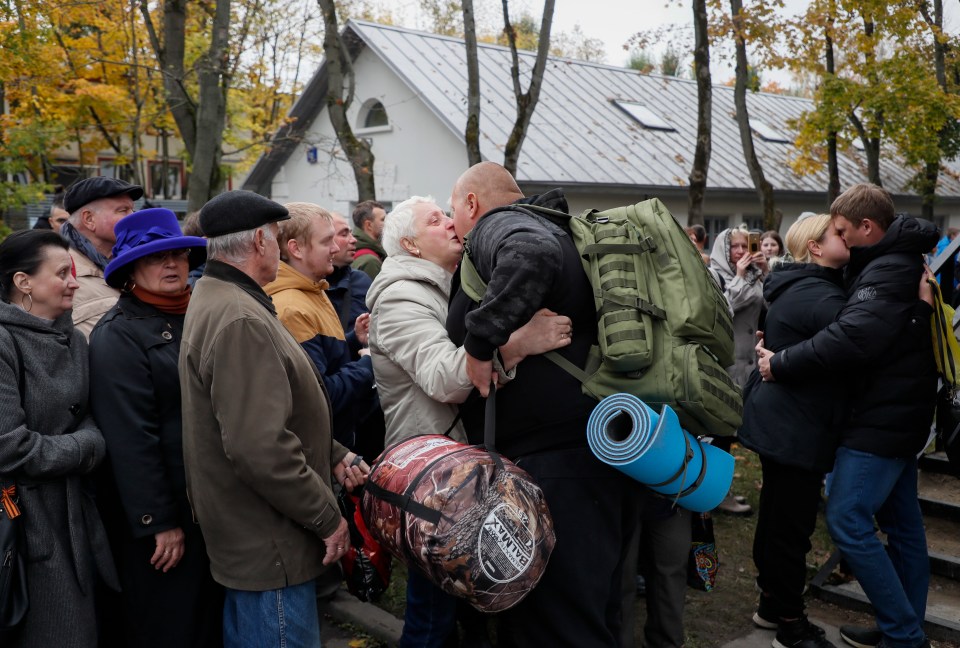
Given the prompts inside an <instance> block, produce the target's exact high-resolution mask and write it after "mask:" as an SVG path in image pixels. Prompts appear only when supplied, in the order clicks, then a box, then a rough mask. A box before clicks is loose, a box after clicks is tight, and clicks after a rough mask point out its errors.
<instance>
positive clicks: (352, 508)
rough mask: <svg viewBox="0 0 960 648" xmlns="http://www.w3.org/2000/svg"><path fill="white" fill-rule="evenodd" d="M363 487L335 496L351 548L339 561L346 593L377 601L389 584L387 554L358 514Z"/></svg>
mask: <svg viewBox="0 0 960 648" xmlns="http://www.w3.org/2000/svg"><path fill="white" fill-rule="evenodd" d="M362 490H363V489H362V488H360V489H356V490H354V492H353V493H348V492H347V490H346V489H345V488H344V489H341V490H340V492H339V493H338V494H337V503H338V504H339V505H340V513H341V514H342V515H343V517H344V519H345V520H346V521H347V526H348V527H349V529H350V546H349V547H348V548H347V553H345V554H344V555H343V557H342V558H340V566H341V567H342V568H343V576H344V579H345V580H346V582H347V590H348V591H349V592H350V593H351V594H353V595H354V596H356V597H357V598H358V599H360V600H361V601H378V600H379V599H380V596H381V595H382V594H383V593H384V592H385V591H386V590H387V586H388V585H390V554H389V553H387V551H386V550H385V549H384V548H383V547H382V546H380V543H379V542H377V541H376V540H375V539H374V537H373V536H372V535H371V534H370V531H369V529H367V524H366V522H364V521H363V515H362V514H361V512H360V495H358V493H360V494H362Z"/></svg>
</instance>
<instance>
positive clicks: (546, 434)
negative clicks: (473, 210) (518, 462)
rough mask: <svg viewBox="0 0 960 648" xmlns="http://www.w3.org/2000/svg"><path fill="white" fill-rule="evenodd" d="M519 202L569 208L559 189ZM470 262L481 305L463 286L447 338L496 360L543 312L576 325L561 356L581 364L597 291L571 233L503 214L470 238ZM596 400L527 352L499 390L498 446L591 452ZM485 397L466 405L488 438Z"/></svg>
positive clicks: (469, 425)
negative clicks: (589, 431)
mask: <svg viewBox="0 0 960 648" xmlns="http://www.w3.org/2000/svg"><path fill="white" fill-rule="evenodd" d="M517 202H518V203H525V204H536V205H541V206H543V207H548V208H550V209H554V210H558V211H563V212H566V211H567V201H566V199H565V198H564V197H563V193H562V192H561V191H560V190H559V189H554V190H552V191H549V192H547V193H544V194H541V195H539V196H531V197H528V198H524V199H522V200H520V201H517ZM467 246H468V247H469V250H470V258H471V260H472V261H473V263H474V265H475V266H476V268H477V272H478V273H479V274H480V277H481V278H482V279H483V280H484V281H485V282H486V283H487V291H486V294H485V295H484V298H483V302H482V303H481V304H477V303H476V302H474V301H472V300H471V299H470V298H469V297H468V296H467V295H466V293H464V292H463V290H462V289H459V272H458V273H457V275H455V278H454V282H455V283H454V286H453V291H452V292H451V295H452V297H451V301H450V311H449V313H448V315H447V332H448V333H449V334H450V339H451V340H452V341H453V342H454V344H456V345H458V346H459V345H464V346H466V348H467V351H468V352H469V353H470V355H472V356H473V357H475V358H478V359H487V358H490V357H491V356H492V354H493V352H494V351H495V350H496V348H497V347H498V346H500V345H502V344H504V343H505V342H506V341H507V339H508V338H509V337H510V334H511V333H513V331H515V330H517V329H518V328H520V327H521V326H523V325H524V324H526V323H527V322H528V321H529V320H530V318H531V317H532V316H533V314H534V313H536V312H537V311H538V310H539V309H541V308H549V309H551V310H552V311H554V312H555V313H559V314H561V315H567V316H568V317H570V319H571V320H573V338H572V342H571V344H570V345H569V346H567V347H564V348H562V349H560V350H559V351H558V353H560V354H561V355H563V356H564V357H566V358H567V359H568V360H570V361H571V362H572V363H573V364H575V365H577V366H579V367H583V366H585V364H586V359H587V354H588V353H589V351H590V347H591V345H593V344H595V343H596V340H597V324H596V308H595V307H594V303H593V289H592V288H591V287H590V283H589V281H588V280H587V275H586V273H585V272H584V270H583V262H582V261H581V259H580V254H579V252H577V248H576V246H575V245H574V243H573V240H572V238H571V237H570V234H569V232H568V231H566V230H565V229H563V228H562V227H560V226H558V225H556V224H555V223H553V222H551V221H549V220H547V219H546V218H544V217H541V216H540V215H539V214H531V213H530V212H528V211H515V210H511V209H507V210H502V211H496V212H493V213H489V214H486V215H484V216H482V217H481V218H480V220H479V221H478V222H477V225H476V227H475V228H474V229H473V231H472V232H471V233H470V235H469V236H468V237H467ZM596 405H597V401H596V400H594V399H592V398H589V397H588V396H584V395H583V392H582V390H581V386H580V382H579V381H578V380H576V379H575V378H573V377H572V376H570V374H568V373H567V372H565V371H564V370H562V369H560V368H559V367H557V366H556V365H555V364H554V363H552V362H551V361H550V360H548V359H546V358H545V357H543V356H530V357H527V358H526V359H524V361H523V362H522V363H521V365H520V366H519V367H518V368H517V376H516V378H514V380H513V381H511V382H510V383H509V384H507V385H505V386H504V387H503V388H502V389H499V390H498V391H497V449H498V450H500V451H501V452H502V453H503V454H505V455H506V456H507V457H509V458H511V459H516V458H517V457H519V456H522V455H525V454H529V453H534V452H541V451H544V450H557V449H563V448H572V447H586V445H587V437H586V427H587V419H588V418H589V417H590V413H591V412H592V411H593V408H594V407H596ZM483 407H484V401H483V400H482V399H476V398H473V399H470V400H468V401H467V403H465V404H464V405H462V406H461V413H462V414H463V423H464V427H465V429H466V432H467V437H468V438H469V440H470V441H471V442H472V443H478V442H480V441H481V440H482V438H483V414H484V411H483Z"/></svg>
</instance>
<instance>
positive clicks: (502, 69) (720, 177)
mask: <svg viewBox="0 0 960 648" xmlns="http://www.w3.org/2000/svg"><path fill="white" fill-rule="evenodd" d="M344 31H345V34H346V35H348V36H349V37H350V40H351V41H353V37H354V35H355V36H357V37H359V40H360V41H361V42H362V43H363V44H365V45H366V46H367V47H369V48H370V49H371V50H372V51H374V52H375V53H376V54H377V55H378V56H379V58H380V59H381V60H382V61H383V62H384V63H385V64H386V65H387V66H388V67H389V68H390V69H392V70H393V72H394V73H395V74H397V76H398V77H399V78H401V79H402V80H403V81H404V82H405V83H406V84H407V85H408V86H409V87H410V89H411V90H412V91H413V92H414V93H415V94H416V95H417V96H418V97H419V98H420V99H421V100H422V101H423V103H424V104H425V106H426V107H427V108H428V109H429V110H431V111H432V112H433V113H434V114H435V115H436V116H437V117H438V118H439V120H440V121H441V122H442V123H443V124H445V125H446V126H447V127H448V128H449V129H450V130H451V132H452V133H453V134H454V136H455V137H457V138H459V139H460V140H461V141H463V131H464V128H465V125H466V119H467V96H466V92H467V67H466V49H465V47H464V43H463V40H462V39H458V38H452V37H448V36H440V35H436V34H429V33H425V32H420V31H414V30H411V29H406V28H402V27H394V26H388V25H380V24H376V23H370V22H363V21H354V20H351V21H350V22H348V23H347V26H346V27H345V29H344ZM351 49H352V50H353V52H354V55H356V52H358V50H357V49H353V48H351ZM519 56H520V61H521V69H522V70H523V74H524V78H523V79H522V85H523V90H526V88H527V85H528V84H529V72H530V70H531V68H532V67H533V63H534V60H535V55H534V53H532V52H520V53H519ZM478 58H479V61H478V62H479V67H480V87H481V118H480V130H481V136H480V140H481V153H482V155H483V157H484V159H487V160H493V161H497V162H500V161H502V160H503V148H504V144H505V143H506V141H507V138H508V137H509V134H510V131H511V129H512V128H513V122H514V119H515V116H516V107H515V105H516V104H515V99H514V95H513V83H512V81H511V78H510V65H511V56H510V50H509V49H508V48H506V47H501V46H497V45H489V44H482V43H481V44H479V46H478ZM325 80H326V75H325V71H324V67H323V66H321V68H320V70H319V71H318V72H317V74H316V75H315V77H314V79H313V80H312V81H311V82H310V85H308V87H307V89H306V90H305V92H304V95H305V96H312V95H315V94H316V92H315V91H313V90H312V88H313V86H314V85H324V86H325ZM614 100H620V101H625V102H634V103H638V104H642V105H644V106H647V107H648V108H650V109H652V110H654V111H655V112H657V113H658V114H659V116H660V117H661V118H662V119H664V120H665V121H666V122H667V123H669V124H670V125H671V126H672V127H673V129H674V130H671V131H667V130H658V129H648V128H644V127H643V126H642V125H641V124H639V123H637V122H636V121H635V120H634V119H632V118H631V117H630V116H629V115H627V114H626V113H625V112H624V111H623V110H621V109H620V108H618V107H617V106H616V105H615V104H614ZM300 103H302V102H299V101H298V105H299V104H300ZM747 104H748V109H749V112H750V117H751V119H756V120H760V121H763V122H765V123H767V124H769V125H770V126H773V127H774V128H777V129H780V130H782V131H783V132H785V133H787V134H791V133H792V131H791V129H790V128H789V126H788V123H789V122H790V121H791V120H795V119H797V118H799V117H800V116H801V114H802V113H803V112H804V111H808V110H811V109H812V108H813V103H812V102H811V101H810V100H807V99H802V98H798V97H791V96H786V95H775V94H765V93H749V94H748V97H747ZM321 109H322V101H313V102H310V105H309V107H308V108H307V110H308V111H310V112H312V113H313V114H310V115H298V117H299V119H298V123H299V128H301V129H303V128H305V127H306V124H308V123H310V122H311V121H312V120H313V118H314V117H315V116H316V113H317V112H319V111H320V110H321ZM735 113H736V110H735V107H734V102H733V88H731V87H727V86H717V85H715V86H714V88H713V142H712V155H711V159H710V167H709V172H708V183H707V184H708V189H710V190H731V191H753V190H754V188H753V182H752V180H751V179H750V174H749V172H748V170H747V167H746V163H745V162H744V156H743V148H742V146H741V144H740V133H739V130H738V127H737V122H736V120H735V119H734V115H735ZM696 133H697V86H696V82H695V81H692V80H685V79H677V78H674V77H663V76H658V75H652V74H641V73H639V72H636V71H634V70H629V69H626V68H621V67H614V66H610V65H600V64H595V63H587V62H584V61H577V60H573V59H566V58H560V57H551V58H550V59H549V61H548V63H547V66H546V71H545V73H544V80H543V87H542V90H541V93H540V101H539V103H538V104H537V107H536V110H535V111H534V114H533V118H532V120H531V122H530V126H529V128H528V130H527V137H526V140H525V141H524V144H523V148H522V151H521V155H520V159H519V163H518V169H517V180H518V181H519V182H520V183H521V184H523V183H540V184H563V185H568V186H569V185H602V186H604V187H615V186H624V187H635V186H648V187H683V186H686V185H687V183H688V176H689V173H690V168H691V166H692V164H693V154H694V147H695V142H696ZM753 139H754V147H755V148H756V151H757V156H758V158H759V159H760V162H761V165H762V166H763V170H764V174H765V176H766V178H767V180H768V181H769V182H770V183H771V184H772V185H773V187H774V189H775V190H777V191H786V192H803V193H806V192H813V193H819V194H823V193H824V192H825V190H826V187H827V171H826V168H825V167H824V168H823V169H822V170H820V171H819V172H817V173H814V174H810V175H804V176H801V175H798V174H796V173H794V172H793V171H792V170H791V168H790V166H789V164H788V161H789V160H790V158H792V157H795V156H796V153H797V152H796V149H795V148H794V147H793V145H792V144H789V143H782V142H769V141H766V140H764V139H762V138H761V137H759V136H758V135H756V133H755V134H754V138H753ZM290 150H291V147H289V146H288V147H286V148H285V149H284V148H283V147H281V150H280V152H279V155H278V154H277V152H274V154H273V155H269V154H268V155H265V156H263V157H261V159H260V160H259V161H258V162H257V164H256V166H255V167H254V169H253V170H252V171H251V174H250V177H251V178H254V179H257V186H256V187H253V186H252V185H251V186H250V187H248V188H252V189H254V190H262V189H263V188H264V186H265V183H269V179H271V178H272V177H273V176H274V175H275V173H276V171H277V170H278V169H279V167H280V165H282V164H283V163H284V162H285V161H286V159H287V158H288V157H289V154H290ZM839 164H840V180H841V183H842V184H843V185H844V186H849V185H851V184H854V183H856V182H864V181H866V179H867V177H866V158H865V156H864V154H863V153H862V152H860V151H857V150H856V149H854V148H850V149H849V150H848V151H846V152H843V153H841V155H840V160H839ZM951 166H956V170H957V171H960V163H958V164H954V165H951ZM881 177H882V180H883V182H884V186H885V187H887V189H888V190H890V191H891V192H893V193H899V194H913V193H914V192H913V191H912V190H910V189H908V188H907V185H908V183H909V181H910V178H911V177H912V171H911V170H910V169H908V168H906V165H904V164H902V163H901V162H900V161H897V160H894V159H890V158H889V157H886V158H884V159H883V160H882V161H881ZM247 184H250V181H248V183H247ZM245 186H246V185H245ZM937 193H938V194H939V195H940V196H941V197H946V196H949V197H960V180H958V179H957V176H956V175H947V174H941V187H940V188H939V189H938V191H937Z"/></svg>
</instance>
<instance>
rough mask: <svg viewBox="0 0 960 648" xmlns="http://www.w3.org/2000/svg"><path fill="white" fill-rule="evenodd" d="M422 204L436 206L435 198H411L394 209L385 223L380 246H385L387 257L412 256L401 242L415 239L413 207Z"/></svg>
mask: <svg viewBox="0 0 960 648" xmlns="http://www.w3.org/2000/svg"><path fill="white" fill-rule="evenodd" d="M421 203H430V204H436V201H435V200H434V199H433V196H411V197H409V198H407V199H406V200H404V201H403V202H402V203H400V204H399V205H397V206H396V207H394V208H393V211H391V212H390V213H389V214H387V217H386V218H385V219H384V221H383V234H382V236H381V237H380V244H381V245H383V249H384V251H386V253H387V256H410V252H408V251H407V250H406V249H404V247H403V246H402V245H400V240H401V239H404V238H413V237H414V235H415V234H416V232H414V231H413V207H414V205H419V204H421Z"/></svg>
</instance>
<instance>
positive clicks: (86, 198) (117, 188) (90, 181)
mask: <svg viewBox="0 0 960 648" xmlns="http://www.w3.org/2000/svg"><path fill="white" fill-rule="evenodd" d="M121 194H127V195H128V196H130V199H131V200H137V199H138V198H140V197H141V196H142V195H143V187H141V186H139V185H135V184H130V183H129V182H124V181H123V180H118V179H117V178H108V177H106V176H94V177H92V178H86V179H85V180H81V181H80V182H76V183H74V184H72V185H70V188H69V189H67V193H66V195H64V197H63V208H64V209H66V210H67V211H68V212H70V213H71V214H72V213H73V212H75V211H77V210H78V209H80V208H81V207H83V206H84V205H89V204H90V203H92V202H93V201H94V200H100V199H101V198H110V197H112V196H119V195H121Z"/></svg>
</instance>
